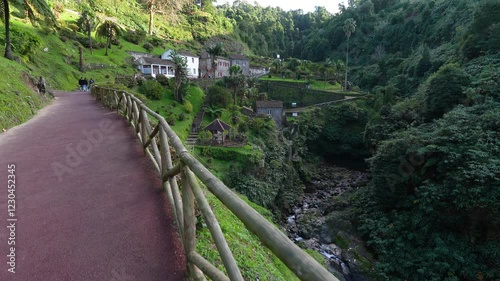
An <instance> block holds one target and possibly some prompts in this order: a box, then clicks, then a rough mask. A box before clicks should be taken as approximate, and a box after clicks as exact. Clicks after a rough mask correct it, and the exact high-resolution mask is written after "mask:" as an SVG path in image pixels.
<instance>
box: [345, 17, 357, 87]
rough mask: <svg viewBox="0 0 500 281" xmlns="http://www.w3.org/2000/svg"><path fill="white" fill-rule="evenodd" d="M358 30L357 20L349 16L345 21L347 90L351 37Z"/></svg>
mask: <svg viewBox="0 0 500 281" xmlns="http://www.w3.org/2000/svg"><path fill="white" fill-rule="evenodd" d="M354 30H356V21H355V20H354V19H353V18H348V19H346V20H345V21H344V32H345V35H346V36H347V51H346V53H345V83H344V90H345V91H347V69H348V67H347V63H348V61H349V39H350V38H351V34H352V33H354Z"/></svg>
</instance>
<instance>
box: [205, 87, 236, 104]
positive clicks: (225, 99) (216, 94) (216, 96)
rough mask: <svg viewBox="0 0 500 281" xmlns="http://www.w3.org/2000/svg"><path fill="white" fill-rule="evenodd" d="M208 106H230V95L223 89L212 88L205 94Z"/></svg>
mask: <svg viewBox="0 0 500 281" xmlns="http://www.w3.org/2000/svg"><path fill="white" fill-rule="evenodd" d="M207 99H208V104H209V105H210V106H216V107H223V108H225V107H227V106H229V105H230V104H231V102H232V98H231V93H230V92H229V91H228V90H227V89H226V88H223V87H220V86H212V87H210V88H209V89H208V93H207Z"/></svg>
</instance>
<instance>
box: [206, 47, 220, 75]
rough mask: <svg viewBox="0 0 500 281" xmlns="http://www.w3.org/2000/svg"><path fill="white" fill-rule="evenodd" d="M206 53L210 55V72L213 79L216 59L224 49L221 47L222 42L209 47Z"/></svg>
mask: <svg viewBox="0 0 500 281" xmlns="http://www.w3.org/2000/svg"><path fill="white" fill-rule="evenodd" d="M207 53H208V54H209V55H210V60H211V61H212V69H211V70H212V72H213V76H212V77H213V78H215V67H216V66H217V61H216V58H217V57H218V56H220V55H222V53H224V48H223V47H222V42H217V43H216V44H215V45H210V46H208V47H207Z"/></svg>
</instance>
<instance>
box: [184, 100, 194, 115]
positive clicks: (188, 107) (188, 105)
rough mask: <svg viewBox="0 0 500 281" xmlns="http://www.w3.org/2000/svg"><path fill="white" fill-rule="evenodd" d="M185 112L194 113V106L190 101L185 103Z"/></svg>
mask: <svg viewBox="0 0 500 281" xmlns="http://www.w3.org/2000/svg"><path fill="white" fill-rule="evenodd" d="M184 110H186V112H187V113H191V112H193V105H192V104H191V102H190V101H188V100H186V101H185V102H184Z"/></svg>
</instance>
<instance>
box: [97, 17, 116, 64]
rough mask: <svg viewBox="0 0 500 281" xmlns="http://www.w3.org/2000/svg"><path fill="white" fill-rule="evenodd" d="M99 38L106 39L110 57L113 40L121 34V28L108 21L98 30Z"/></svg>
mask: <svg viewBox="0 0 500 281" xmlns="http://www.w3.org/2000/svg"><path fill="white" fill-rule="evenodd" d="M96 34H97V36H99V37H105V38H106V53H105V54H104V55H105V56H107V55H108V48H111V40H113V38H115V37H116V36H118V35H119V34H120V27H119V26H118V24H116V23H115V22H113V21H110V20H106V21H104V22H103V23H102V24H101V25H99V27H98V28H97V32H96Z"/></svg>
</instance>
